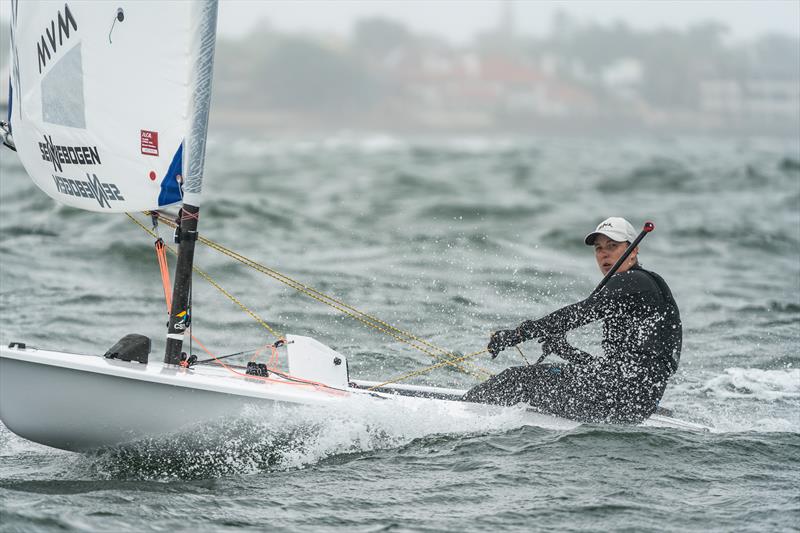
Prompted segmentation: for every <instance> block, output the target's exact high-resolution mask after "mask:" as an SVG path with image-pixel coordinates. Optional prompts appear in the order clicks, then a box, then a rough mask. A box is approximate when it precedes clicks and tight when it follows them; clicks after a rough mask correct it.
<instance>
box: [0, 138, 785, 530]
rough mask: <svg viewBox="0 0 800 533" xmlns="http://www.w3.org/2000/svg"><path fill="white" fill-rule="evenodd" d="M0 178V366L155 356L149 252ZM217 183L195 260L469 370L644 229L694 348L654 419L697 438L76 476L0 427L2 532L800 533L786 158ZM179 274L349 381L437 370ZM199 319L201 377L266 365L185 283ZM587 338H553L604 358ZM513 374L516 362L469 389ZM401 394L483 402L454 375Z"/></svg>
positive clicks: (448, 158) (84, 468) (684, 147)
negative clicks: (325, 300) (346, 369)
mask: <svg viewBox="0 0 800 533" xmlns="http://www.w3.org/2000/svg"><path fill="white" fill-rule="evenodd" d="M0 170H2V181H0V215H1V216H0V253H2V256H0V257H2V259H1V262H0V274H2V277H1V278H0V284H1V285H2V286H1V287H0V289H1V290H0V298H1V300H0V302H2V306H1V312H2V316H0V318H1V319H2V332H0V337H2V338H0V340H2V342H8V341H10V340H22V341H26V342H28V343H29V344H32V345H35V346H39V347H47V348H52V349H61V350H66V351H76V352H86V353H103V352H104V351H105V349H107V348H108V347H109V346H110V345H111V344H113V343H114V342H115V341H116V340H117V339H118V338H119V337H121V336H123V335H124V334H126V333H129V332H134V331H135V332H138V333H143V334H146V335H148V336H150V337H152V338H153V339H154V352H155V353H156V354H157V353H160V352H161V351H162V350H163V342H162V339H163V336H164V335H163V334H164V331H163V323H164V304H163V294H162V292H161V288H160V282H159V278H158V273H157V265H156V261H155V258H154V254H153V251H152V242H151V239H150V238H149V237H148V236H146V235H145V234H144V233H143V232H142V231H141V230H140V229H138V228H137V227H136V226H134V225H133V224H131V223H130V222H129V221H128V219H127V218H126V217H124V216H121V215H117V216H107V215H96V214H91V213H83V212H78V211H76V210H73V209H69V208H64V207H58V206H57V205H56V204H54V202H53V201H51V200H50V199H49V198H47V197H46V196H45V195H44V194H43V193H41V192H39V191H38V190H36V189H35V188H34V187H33V185H31V183H30V181H29V180H27V179H26V178H25V177H24V173H23V171H22V169H21V167H20V166H19V164H18V162H17V161H16V158H15V156H14V155H13V154H11V153H9V152H7V151H4V152H3V153H2V167H0ZM207 175H208V181H207V185H206V192H207V193H208V200H207V205H206V206H204V208H203V212H202V217H201V231H202V233H203V234H204V235H205V236H207V237H209V238H211V239H213V240H217V241H219V242H221V243H223V244H225V245H226V246H228V247H230V248H233V249H235V250H237V251H240V252H242V253H244V254H246V255H248V256H249V257H252V258H254V259H257V260H259V261H261V262H263V263H265V264H267V265H269V266H271V267H273V268H276V269H277V270H280V271H282V272H285V273H286V274H289V275H291V276H294V277H296V278H298V279H300V280H302V281H304V282H306V283H308V284H310V285H312V286H314V287H316V288H318V289H320V290H322V291H326V292H330V293H332V294H335V295H336V296H337V297H339V298H341V299H343V300H344V301H346V302H348V303H350V304H352V305H354V306H356V307H358V308H360V309H363V310H365V311H368V312H370V313H374V314H375V315H377V316H379V317H381V318H383V319H384V320H386V321H388V322H390V323H392V324H394V325H397V326H399V327H401V328H404V329H407V330H411V331H413V332H415V333H417V334H418V335H420V336H421V337H423V338H426V339H428V340H430V341H432V342H434V343H436V344H438V345H441V346H446V347H449V348H452V349H455V350H460V351H462V352H465V353H466V352H471V351H474V350H477V349H480V348H481V347H483V346H484V345H485V343H486V339H487V335H488V333H489V332H490V331H492V330H494V329H498V328H505V327H513V326H515V325H517V324H518V323H519V322H520V321H521V320H523V319H526V318H534V317H537V316H540V315H543V314H545V313H547V312H548V311H550V310H552V309H555V308H557V307H559V306H562V305H566V304H569V303H572V302H574V301H576V300H578V299H580V298H582V297H583V296H585V295H586V294H588V292H589V291H590V290H591V289H592V288H593V286H594V284H595V283H596V282H597V281H598V279H599V274H598V272H597V271H596V266H595V265H594V260H593V256H592V253H591V250H590V249H589V248H587V247H585V246H583V244H582V238H583V236H584V235H585V234H586V233H587V232H588V231H589V230H591V229H592V228H593V227H594V225H595V224H596V223H597V222H598V221H599V220H602V219H603V218H605V217H606V216H610V215H623V216H626V217H628V218H629V219H630V220H632V221H633V222H634V224H635V225H639V224H640V223H642V222H643V221H644V220H645V219H652V220H654V221H655V223H656V226H657V229H656V231H655V232H654V233H653V234H652V235H650V236H648V238H647V239H646V240H645V242H644V243H643V245H642V250H641V258H642V261H643V263H644V264H645V266H647V267H649V268H652V269H653V270H655V271H657V272H659V273H660V274H662V275H663V276H664V277H665V278H666V280H667V281H668V283H669V284H670V285H671V287H672V289H673V292H674V293H675V296H676V299H677V301H678V304H679V305H680V308H681V312H682V315H683V319H684V327H685V337H684V352H683V357H682V360H681V366H680V369H679V371H678V373H677V374H676V376H675V377H674V378H673V380H672V383H671V384H670V386H669V387H668V389H667V393H666V395H665V398H664V401H663V404H664V405H666V406H669V407H671V408H673V409H674V410H675V413H676V416H677V417H679V418H684V419H687V420H694V421H698V422H701V423H705V424H708V425H711V426H713V427H714V428H715V431H714V432H712V433H706V434H700V433H692V432H686V431H678V430H671V429H657V428H655V429H654V428H650V429H645V428H638V427H610V426H583V427H580V428H578V429H576V430H573V431H552V430H546V429H542V428H537V427H529V426H524V425H523V423H522V421H521V415H520V413H519V412H516V411H514V410H510V411H509V412H508V413H506V414H504V415H503V416H501V417H496V418H491V419H488V418H483V419H481V418H479V417H478V418H475V419H469V420H464V419H458V420H454V419H452V418H451V417H448V416H447V413H445V412H436V411H427V412H420V413H412V414H410V415H409V414H404V415H402V416H401V415H399V414H398V413H395V412H393V411H392V410H391V409H389V408H379V409H376V408H366V407H363V406H362V407H355V408H353V410H352V411H348V412H325V411H320V410H314V409H305V410H301V411H300V412H294V411H292V412H287V411H282V410H280V409H276V410H272V411H268V412H266V411H252V410H245V412H243V416H242V418H241V419H238V420H231V421H225V422H220V423H219V424H218V425H216V426H214V427H211V428H206V430H205V431H202V432H196V433H190V434H184V435H178V436H175V437H173V438H169V439H164V440H151V441H147V442H142V443H139V444H137V445H136V446H132V447H130V448H126V449H122V450H106V451H104V452H100V453H98V454H95V455H77V454H71V453H67V452H61V451H57V450H51V449H47V448H45V447H42V446H39V445H35V444H32V443H29V442H27V441H24V440H22V439H20V438H19V437H17V436H15V435H13V434H12V433H10V432H9V431H8V430H7V429H5V427H0V530H3V531H32V530H63V529H68V530H69V529H75V530H101V531H116V530H135V531H146V530H181V529H191V530H206V531H241V530H260V529H275V530H287V531H318V530H348V531H350V530H356V531H382V530H398V531H404V530H421V531H442V530H451V531H452V530H462V531H482V530H487V529H491V528H494V529H504V530H531V529H546V528H551V529H559V530H566V531H585V530H606V529H630V530H639V529H648V530H698V531H699V530H703V531H705V530H709V529H711V530H721V531H729V530H739V531H748V530H751V531H763V530H771V531H790V530H796V529H797V527H798V524H799V523H800V504H799V503H798V502H800V492H799V489H798V486H800V467H799V466H798V457H800V357H799V353H798V345H799V343H798V341H799V340H800V147H799V146H798V142H797V139H793V140H787V141H781V140H769V139H747V140H709V139H696V138H691V139H690V138H686V139H648V140H634V139H617V140H587V139H562V140H557V139H486V138H463V139H447V140H442V139H438V140H436V139H413V140H408V139H399V138H393V137H387V136H378V135H376V136H364V135H361V136H355V135H347V134H341V135H335V136H330V137H320V138H310V139H281V140H276V139H272V138H266V137H265V138H260V137H258V136H256V135H249V136H245V135H233V136H223V135H222V134H219V133H218V134H217V136H216V137H214V138H212V140H211V143H210V146H209V150H208V165H207ZM197 263H198V264H199V265H200V266H201V267H202V268H204V269H205V270H207V271H208V272H209V273H210V274H211V275H212V276H214V277H215V278H216V279H217V280H219V281H220V282H221V283H222V284H223V285H224V286H225V287H226V288H227V289H228V290H230V291H231V292H233V293H234V294H236V295H237V296H239V297H240V298H241V300H242V302H243V303H244V304H245V305H247V306H249V307H251V308H252V309H253V310H254V311H256V312H257V313H259V314H260V315H261V316H263V317H264V319H265V320H266V321H267V322H269V323H270V324H271V325H272V326H273V327H275V328H276V329H277V330H279V331H281V332H294V333H298V334H305V335H311V336H314V337H316V338H318V339H320V340H321V341H322V342H325V343H326V344H329V345H331V346H333V347H334V348H336V349H337V350H340V351H342V352H343V353H345V354H347V355H348V357H349V360H350V369H351V374H352V375H354V376H357V377H360V378H363V379H381V378H385V377H388V376H395V375H397V374H399V373H402V372H406V371H408V370H412V369H416V368H419V367H421V366H424V365H427V364H430V363H431V361H430V360H429V359H428V357H427V356H426V355H424V354H421V353H418V352H414V351H411V350H409V349H407V348H406V347H405V346H403V345H401V344H399V343H397V342H395V341H393V340H392V339H390V338H385V337H382V336H381V335H379V334H375V333H374V332H371V331H369V330H367V329H366V328H364V327H363V326H361V325H360V324H358V323H357V322H354V321H352V320H351V319H348V318H343V317H341V316H338V315H337V314H336V313H335V312H333V311H331V310H330V309H328V308H325V307H322V306H320V304H318V303H316V302H314V301H313V300H309V299H307V298H306V297H304V296H302V295H299V294H296V293H294V292H292V291H290V290H289V289H286V288H285V287H282V286H280V285H278V284H276V283H275V282H273V281H271V280H269V279H266V278H262V277H259V275H257V274H256V273H255V272H253V271H250V270H247V269H245V268H244V267H242V266H239V265H235V264H232V263H230V262H229V261H228V260H227V259H226V258H224V257H222V256H220V255H217V254H216V253H215V252H213V251H211V250H208V249H204V248H200V249H199V250H198V254H197ZM194 298H195V326H196V333H197V335H198V337H199V338H200V339H201V340H202V341H203V343H204V344H206V345H207V346H209V347H210V348H212V349H213V350H214V351H215V352H216V353H228V352H233V351H237V350H240V349H244V348H250V347H256V346H259V345H260V344H263V343H264V342H267V341H269V340H270V337H269V335H268V334H267V333H266V332H265V331H264V330H263V329H262V328H261V327H260V326H258V324H256V323H255V322H254V321H252V320H251V319H250V318H249V317H247V316H246V315H245V314H244V313H242V312H241V311H240V310H239V309H238V308H236V307H235V306H233V305H232V304H230V303H229V302H228V301H227V300H226V299H224V298H223V297H221V296H220V295H219V294H218V293H217V292H216V291H215V290H214V289H213V288H210V286H208V285H206V284H205V283H204V282H202V280H198V281H197V283H196V288H195V295H194ZM598 337H599V328H597V327H588V328H585V331H582V332H578V333H576V334H574V335H573V336H572V337H571V339H572V340H573V341H574V343H575V344H577V345H579V346H581V347H583V348H584V349H587V350H590V351H591V350H594V351H597V350H598V349H599V348H598V341H597V339H598ZM523 349H524V350H525V351H526V354H527V355H528V357H529V358H530V357H534V356H536V352H535V347H534V346H532V345H525V346H523ZM521 362H522V361H521V359H520V357H519V355H518V354H516V353H514V352H512V351H507V352H504V353H503V354H502V355H501V356H500V357H499V358H498V359H497V360H496V361H494V362H492V361H489V360H481V361H480V364H482V365H483V366H485V367H487V368H490V369H492V370H493V371H499V370H501V369H502V368H504V367H506V366H509V365H512V364H520V363H521ZM415 380H416V382H419V383H427V384H436V385H442V386H452V387H468V386H470V385H471V384H472V383H473V381H472V378H470V377H468V376H465V375H463V374H459V373H457V372H455V371H452V370H446V369H440V370H437V371H435V372H432V373H431V374H428V375H424V376H421V377H419V378H415ZM31 394H47V391H44V390H37V389H36V388H35V385H34V386H32V388H31ZM98 401H103V402H107V403H108V404H109V408H110V409H113V398H102V399H98ZM153 416H158V414H157V413H153Z"/></svg>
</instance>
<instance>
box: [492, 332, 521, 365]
mask: <svg viewBox="0 0 800 533" xmlns="http://www.w3.org/2000/svg"><path fill="white" fill-rule="evenodd" d="M522 340H523V339H522V337H521V336H520V334H519V332H518V331H517V330H515V329H501V330H500V331H495V332H494V333H492V338H491V339H490V340H489V345H488V346H487V347H486V349H487V350H489V353H490V354H492V359H494V358H495V357H497V354H499V353H500V352H502V351H503V350H505V349H506V348H509V347H511V346H516V345H517V344H519V343H520V342H522Z"/></svg>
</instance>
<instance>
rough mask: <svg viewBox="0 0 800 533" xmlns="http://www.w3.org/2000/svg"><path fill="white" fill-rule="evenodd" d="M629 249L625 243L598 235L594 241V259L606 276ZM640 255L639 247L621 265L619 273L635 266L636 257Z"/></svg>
mask: <svg viewBox="0 0 800 533" xmlns="http://www.w3.org/2000/svg"><path fill="white" fill-rule="evenodd" d="M626 248H628V243H627V242H625V241H622V242H619V241H615V240H612V239H609V238H608V237H606V236H605V235H598V236H597V237H595V239H594V258H595V260H596V261H597V266H598V267H600V272H602V273H603V274H604V275H605V274H608V271H609V270H611V267H612V266H614V263H616V262H617V259H619V258H620V257H622V254H623V253H625V249H626ZM638 254H639V247H638V246H637V247H636V248H634V249H633V251H632V252H631V255H629V256H628V258H627V259H626V260H625V262H624V263H623V264H622V265H620V267H619V269H618V270H617V272H625V271H626V270H628V269H629V268H631V267H632V266H633V265H635V264H636V256H637V255H638Z"/></svg>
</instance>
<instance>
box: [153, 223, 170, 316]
mask: <svg viewBox="0 0 800 533" xmlns="http://www.w3.org/2000/svg"><path fill="white" fill-rule="evenodd" d="M156 257H157V258H158V268H159V269H160V270H161V284H162V285H163V286H164V299H165V300H166V302H167V314H169V313H171V312H172V284H171V283H170V281H169V266H168V265H167V246H166V245H165V244H164V241H162V240H161V239H158V240H157V241H156Z"/></svg>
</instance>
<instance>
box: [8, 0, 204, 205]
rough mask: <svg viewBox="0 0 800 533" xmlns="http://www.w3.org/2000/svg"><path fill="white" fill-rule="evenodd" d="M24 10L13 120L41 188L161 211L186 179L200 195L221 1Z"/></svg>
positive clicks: (24, 5)
mask: <svg viewBox="0 0 800 533" xmlns="http://www.w3.org/2000/svg"><path fill="white" fill-rule="evenodd" d="M12 8H13V9H12V19H11V38H12V68H11V80H10V81H11V88H12V93H13V97H14V104H13V110H12V113H11V120H10V122H11V129H12V132H13V136H14V142H15V144H16V147H17V151H18V153H19V157H20V159H21V161H22V163H23V165H24V166H25V169H26V171H27V173H28V174H29V175H30V177H31V179H32V180H33V181H34V182H35V183H36V185H37V186H38V187H39V188H41V189H42V190H43V191H44V192H45V193H47V194H48V195H50V196H51V197H53V198H54V199H55V200H57V201H58V202H60V203H62V204H66V205H70V206H73V207H77V208H80V209H85V210H89V211H103V212H129V211H142V210H152V209H158V208H159V207H163V206H165V205H170V204H174V203H178V202H181V201H182V200H183V199H184V198H183V197H184V195H183V191H182V189H181V184H184V186H185V187H187V189H186V191H187V192H188V191H191V194H192V196H193V197H198V198H197V199H198V200H199V194H200V191H201V190H202V188H201V176H202V170H203V159H204V156H205V138H206V132H207V125H208V109H209V105H210V91H211V69H212V67H213V55H214V39H215V30H216V8H217V5H216V0H203V1H201V2H158V1H142V0H136V1H133V0H121V1H118V2H114V3H111V2H96V1H75V0H72V1H68V2H19V3H14V4H13V5H12ZM185 171H188V172H189V175H188V176H186V179H184V174H185Z"/></svg>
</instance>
